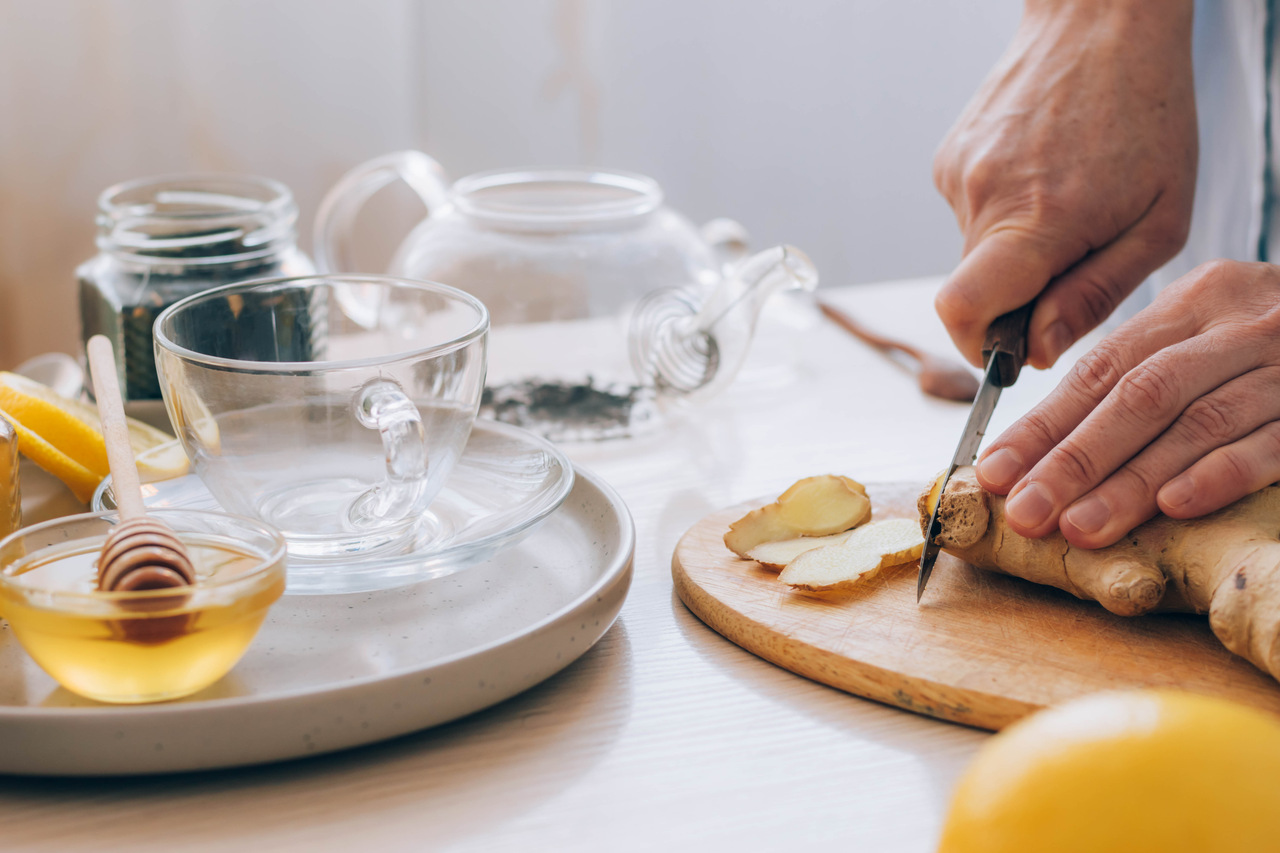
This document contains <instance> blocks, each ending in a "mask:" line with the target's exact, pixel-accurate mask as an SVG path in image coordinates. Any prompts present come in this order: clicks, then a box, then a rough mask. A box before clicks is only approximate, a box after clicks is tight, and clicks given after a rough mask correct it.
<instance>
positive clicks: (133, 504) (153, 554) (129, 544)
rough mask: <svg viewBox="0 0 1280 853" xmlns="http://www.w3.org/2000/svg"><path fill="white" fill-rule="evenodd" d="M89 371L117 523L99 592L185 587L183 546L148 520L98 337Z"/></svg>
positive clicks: (188, 574) (109, 361)
mask: <svg viewBox="0 0 1280 853" xmlns="http://www.w3.org/2000/svg"><path fill="white" fill-rule="evenodd" d="M87 349H88V353H89V369H90V372H91V373H92V376H93V391H94V395H95V396H96V397H97V398H98V416H99V418H101V420H102V436H103V438H104V439H105V440H106V444H107V464H108V465H109V466H110V468H111V486H112V491H113V492H114V493H115V497H116V508H117V511H118V514H119V516H120V522H119V523H118V524H116V526H115V527H114V528H113V529H112V531H111V533H110V534H109V535H108V536H107V540H106V542H104V543H103V545H102V556H100V557H99V558H98V589H102V590H118V591H128V590H142V589H167V588H169V587H177V586H190V585H191V584H193V583H195V579H196V572H195V567H194V566H192V564H191V557H190V555H189V554H188V553H187V548H186V546H185V545H184V544H183V543H182V540H180V539H179V538H178V535H177V534H176V533H174V532H173V529H172V528H170V527H169V525H167V524H165V523H164V522H163V521H160V520H159V519H156V518H153V517H151V516H148V515H147V508H146V504H144V503H143V501H142V483H141V482H140V481H139V479H138V467H137V463H136V462H135V461H134V458H133V445H132V444H130V442H129V425H128V422H127V421H126V420H125V415H124V402H123V400H122V399H121V397H120V383H119V380H118V379H117V378H116V362H115V354H114V352H113V351H112V348H111V341H109V340H108V339H107V338H105V337H103V336H102V335H94V336H93V337H92V338H90V339H89V344H88V347H87Z"/></svg>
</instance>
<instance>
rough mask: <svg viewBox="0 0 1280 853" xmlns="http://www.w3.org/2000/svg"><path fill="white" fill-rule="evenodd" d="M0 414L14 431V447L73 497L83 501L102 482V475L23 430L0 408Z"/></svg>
mask: <svg viewBox="0 0 1280 853" xmlns="http://www.w3.org/2000/svg"><path fill="white" fill-rule="evenodd" d="M0 415H4V416H5V417H6V418H7V419H8V420H9V423H11V424H12V425H13V430H14V432H16V433H17V434H18V450H19V451H20V452H21V453H22V455H23V456H26V457H27V458H28V459H30V460H31V461H32V462H34V463H36V464H37V465H39V466H40V467H41V468H43V469H44V470H46V471H48V472H49V473H50V474H52V475H53V476H55V477H57V478H58V479H59V480H61V481H62V482H63V483H65V484H66V485H67V488H69V489H71V493H72V494H73V495H75V496H76V500H78V501H80V502H81V503H86V504H87V503H88V502H89V501H90V500H91V499H92V498H93V492H94V490H95V489H97V488H98V484H99V483H101V482H102V475H100V474H96V473H94V472H93V471H90V470H89V469H88V468H86V467H85V466H83V465H81V464H80V463H79V462H77V461H76V460H75V459H73V458H71V457H70V456H68V455H67V454H65V453H63V452H62V451H61V450H59V449H58V448H56V447H54V446H53V445H52V444H51V443H49V442H48V441H46V440H45V439H43V438H41V437H40V436H39V435H38V434H36V433H34V432H32V431H31V430H29V429H27V427H26V426H24V425H23V423H22V422H21V421H19V420H18V419H17V418H16V417H14V416H13V415H11V414H9V413H8V412H6V411H4V410H3V409H0Z"/></svg>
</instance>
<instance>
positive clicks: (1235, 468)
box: [1215, 435, 1280, 484]
mask: <svg viewBox="0 0 1280 853" xmlns="http://www.w3.org/2000/svg"><path fill="white" fill-rule="evenodd" d="M1273 444H1274V445H1275V447H1274V448H1273V452H1275V453H1276V454H1277V455H1278V456H1280V435H1277V436H1275V437H1274V441H1273ZM1215 462H1216V465H1217V467H1218V470H1219V476H1220V477H1221V478H1222V480H1223V481H1224V482H1227V483H1238V484H1248V483H1251V482H1253V480H1254V478H1255V477H1256V475H1257V471H1256V465H1255V464H1254V462H1253V460H1252V459H1251V458H1250V456H1249V455H1248V454H1247V453H1246V452H1245V451H1244V449H1243V448H1241V447H1240V446H1239V445H1235V444H1232V445H1228V446H1227V447H1224V448H1222V449H1221V450H1220V451H1219V452H1218V454H1217V458H1216V460H1215Z"/></svg>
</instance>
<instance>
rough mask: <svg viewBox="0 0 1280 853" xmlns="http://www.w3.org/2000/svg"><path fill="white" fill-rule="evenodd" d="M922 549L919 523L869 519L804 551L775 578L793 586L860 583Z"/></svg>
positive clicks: (817, 588)
mask: <svg viewBox="0 0 1280 853" xmlns="http://www.w3.org/2000/svg"><path fill="white" fill-rule="evenodd" d="M923 550H924V536H922V535H921V533H920V523H919V522H918V521H916V520H913V519H907V518H892V519H889V520H887V521H873V522H871V523H870V524H864V525H863V526H862V527H859V528H856V529H854V530H852V531H850V533H849V538H848V539H846V540H845V541H844V542H842V543H840V544H838V545H828V546H827V547H825V548H818V549H815V550H812V551H806V552H805V553H803V554H801V555H800V556H798V557H796V558H795V559H794V560H792V561H791V562H790V563H788V564H787V567H786V568H785V569H783V570H782V574H780V575H778V580H780V581H782V582H783V583H785V584H789V585H790V586H792V587H795V588H796V589H805V590H814V591H822V590H833V589H849V588H851V587H854V586H857V585H858V584H860V583H863V582H864V581H866V580H867V579H868V578H870V577H872V576H873V575H875V573H876V572H878V571H879V570H880V569H883V568H886V567H888V566H898V565H901V564H903V563H909V562H911V561H912V560H918V559H919V558H920V553H921V552H922V551H923Z"/></svg>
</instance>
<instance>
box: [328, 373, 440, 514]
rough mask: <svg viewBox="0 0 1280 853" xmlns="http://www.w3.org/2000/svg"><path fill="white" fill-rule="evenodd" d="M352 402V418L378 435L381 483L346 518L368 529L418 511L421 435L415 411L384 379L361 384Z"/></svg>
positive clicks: (422, 489)
mask: <svg viewBox="0 0 1280 853" xmlns="http://www.w3.org/2000/svg"><path fill="white" fill-rule="evenodd" d="M353 403H354V405H355V410H356V419H357V420H359V421H360V423H361V424H362V425H364V426H366V427H368V428H369V429H376V430H377V431H378V432H379V433H381V435H382V448H383V450H384V451H385V453H386V460H387V471H386V476H385V477H384V478H383V480H382V482H381V483H379V484H378V485H376V486H374V487H373V488H371V489H369V490H368V491H366V492H365V493H364V494H362V495H360V497H358V498H356V499H355V501H353V502H352V504H351V509H349V510H348V511H347V517H348V519H349V520H350V522H351V523H352V525H354V526H355V527H356V528H357V529H368V528H372V527H380V526H383V525H385V524H387V523H388V522H395V521H399V520H401V519H404V518H407V517H408V516H409V515H411V514H413V513H414V512H417V511H420V510H421V509H422V508H423V507H422V506H421V504H422V497H423V495H424V494H426V489H427V431H426V428H425V427H424V426H423V424H422V415H421V414H420V413H419V412H418V407H417V406H415V405H414V404H413V401H412V400H410V399H409V398H408V397H407V396H406V395H405V393H404V391H403V389H401V387H400V386H399V385H397V384H396V383H395V382H393V381H391V380H389V379H374V380H371V381H370V382H366V383H365V384H364V386H363V387H362V388H361V389H360V390H359V391H357V392H356V396H355V400H354V401H353Z"/></svg>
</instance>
